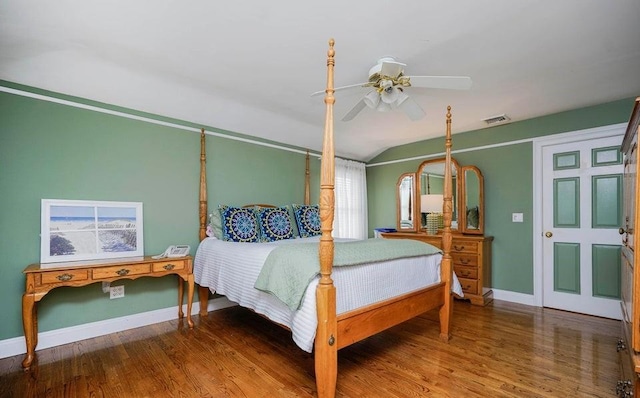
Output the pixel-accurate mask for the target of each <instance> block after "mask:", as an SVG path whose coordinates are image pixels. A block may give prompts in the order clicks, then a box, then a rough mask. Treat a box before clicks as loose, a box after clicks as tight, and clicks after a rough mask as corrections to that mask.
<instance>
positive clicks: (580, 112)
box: [367, 98, 634, 294]
mask: <svg viewBox="0 0 640 398" xmlns="http://www.w3.org/2000/svg"><path fill="white" fill-rule="evenodd" d="M633 101H634V98H629V99H625V100H620V101H615V102H611V103H607V104H602V105H598V106H592V107H588V108H581V109H577V110H573V111H567V112H562V113H557V114H554V115H549V116H544V117H539V118H535V119H529V120H525V121H522V122H514V123H511V124H507V125H501V126H495V127H492V128H487V129H483V130H477V131H470V132H464V133H456V127H455V126H456V124H455V108H454V109H453V110H452V113H453V123H452V130H453V132H454V135H453V150H454V151H456V150H461V149H464V150H465V152H461V153H454V155H453V156H454V157H455V158H456V160H457V161H458V162H459V164H460V165H476V166H478V167H479V168H480V170H481V171H482V174H483V176H484V195H485V213H486V218H485V234H486V235H489V236H493V237H494V241H493V247H492V249H493V261H492V275H491V285H492V287H493V288H495V289H500V290H507V291H512V292H517V293H524V294H533V220H532V216H533V205H534V204H533V144H532V142H531V141H530V139H532V138H534V137H541V136H546V135H551V134H557V133H565V132H570V131H577V130H582V129H587V128H593V127H599V126H606V125H611V124H617V123H624V122H627V121H628V120H629V116H630V114H631V109H632V107H633ZM442 125H443V126H444V120H442ZM519 140H525V142H521V143H513V144H510V145H506V146H498V147H493V148H485V149H483V148H481V147H483V146H487V145H492V144H500V143H508V142H515V141H519ZM443 151H444V138H436V139H431V140H426V141H420V142H416V143H413V144H408V145H402V146H398V147H394V148H390V149H389V150H387V151H385V152H383V153H381V154H380V155H379V156H377V157H376V158H374V159H372V160H371V161H370V162H369V164H368V166H369V167H367V188H368V199H369V203H368V204H369V228H370V229H371V232H370V233H371V236H372V235H373V232H372V231H373V229H374V228H382V227H395V226H396V212H395V211H396V210H395V201H396V197H395V187H396V182H397V179H398V177H399V176H400V174H402V173H404V172H413V171H416V169H417V168H418V166H419V164H420V163H421V162H422V161H423V160H424V158H420V159H417V160H406V161H403V159H410V158H414V157H428V156H429V155H433V154H437V153H442V152H443ZM390 161H398V162H397V163H390V164H382V165H376V164H378V163H383V162H390ZM511 213H524V222H523V223H513V222H511Z"/></svg>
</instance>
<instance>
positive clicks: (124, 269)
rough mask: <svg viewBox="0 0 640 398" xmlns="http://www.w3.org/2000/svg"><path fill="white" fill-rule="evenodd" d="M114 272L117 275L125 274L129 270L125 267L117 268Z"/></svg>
mask: <svg viewBox="0 0 640 398" xmlns="http://www.w3.org/2000/svg"><path fill="white" fill-rule="evenodd" d="M116 274H118V275H119V276H125V275H128V274H129V270H128V269H126V268H123V269H119V270H117V271H116Z"/></svg>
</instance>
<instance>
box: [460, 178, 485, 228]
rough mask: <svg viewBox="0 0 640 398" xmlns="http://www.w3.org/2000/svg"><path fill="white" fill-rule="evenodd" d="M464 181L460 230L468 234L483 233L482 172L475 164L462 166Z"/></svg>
mask: <svg viewBox="0 0 640 398" xmlns="http://www.w3.org/2000/svg"><path fill="white" fill-rule="evenodd" d="M462 174H463V175H462V181H463V183H464V193H465V194H464V198H463V200H464V210H465V213H464V225H463V228H462V232H464V233H469V234H483V233H484V202H483V200H484V198H483V189H484V187H483V185H484V182H483V181H484V180H483V177H482V173H481V172H480V170H479V169H478V168H477V167H475V166H464V167H463V168H462Z"/></svg>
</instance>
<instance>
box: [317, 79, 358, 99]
mask: <svg viewBox="0 0 640 398" xmlns="http://www.w3.org/2000/svg"><path fill="white" fill-rule="evenodd" d="M366 84H369V82H364V83H358V84H350V85H348V86H342V87H336V88H334V89H333V91H342V90H348V89H350V88H356V87H365V85H366ZM324 93H325V91H324V90H322V91H316V92H315V93H313V94H311V96H312V97H315V96H318V95H321V94H324Z"/></svg>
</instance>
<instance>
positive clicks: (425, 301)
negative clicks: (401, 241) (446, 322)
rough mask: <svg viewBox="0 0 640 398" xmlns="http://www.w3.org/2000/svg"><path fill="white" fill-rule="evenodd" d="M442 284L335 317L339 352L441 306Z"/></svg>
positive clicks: (442, 302) (442, 296) (443, 287)
mask: <svg viewBox="0 0 640 398" xmlns="http://www.w3.org/2000/svg"><path fill="white" fill-rule="evenodd" d="M444 289H445V283H444V282H440V283H438V284H436V285H432V286H429V287H428V288H426V289H423V290H418V291H415V292H411V293H407V294H405V295H402V296H398V297H394V298H392V299H389V300H386V301H382V302H380V303H376V304H372V305H369V306H367V307H363V308H358V309H357V310H353V311H349V312H347V313H344V314H340V315H339V316H338V337H339V339H338V349H341V348H344V347H346V346H348V345H351V344H353V343H356V342H358V341H360V340H363V339H366V338H367V337H369V336H373V335H374V334H376V333H379V332H381V331H383V330H385V329H389V328H390V327H393V326H396V325H398V324H400V323H402V322H404V321H408V320H409V319H411V318H414V317H416V316H418V315H420V314H424V313H425V312H427V311H430V310H432V309H435V308H439V307H441V306H442V305H443V304H444V297H445V294H444V292H445V290H444Z"/></svg>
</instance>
